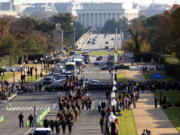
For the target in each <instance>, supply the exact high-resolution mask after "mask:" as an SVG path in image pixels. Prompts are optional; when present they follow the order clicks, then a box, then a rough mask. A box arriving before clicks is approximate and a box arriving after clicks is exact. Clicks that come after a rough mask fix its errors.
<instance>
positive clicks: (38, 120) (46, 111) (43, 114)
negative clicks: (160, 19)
mask: <svg viewBox="0 0 180 135" xmlns="http://www.w3.org/2000/svg"><path fill="white" fill-rule="evenodd" d="M50 111H51V109H50V107H48V108H47V109H46V110H44V111H43V112H42V113H41V114H40V115H39V116H38V117H37V120H36V123H37V126H38V127H42V126H43V119H44V118H45V117H46V116H47V115H48V113H49V112H50ZM26 127H30V123H29V120H27V121H26Z"/></svg>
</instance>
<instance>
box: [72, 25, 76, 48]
mask: <svg viewBox="0 0 180 135" xmlns="http://www.w3.org/2000/svg"><path fill="white" fill-rule="evenodd" d="M71 26H72V27H73V31H74V33H73V45H72V48H75V47H76V46H75V44H76V27H75V24H74V22H72V23H71Z"/></svg>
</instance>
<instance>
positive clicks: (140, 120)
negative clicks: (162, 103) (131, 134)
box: [133, 93, 180, 135]
mask: <svg viewBox="0 0 180 135" xmlns="http://www.w3.org/2000/svg"><path fill="white" fill-rule="evenodd" d="M136 106H137V108H136V109H134V110H133V113H134V118H135V122H136V127H137V131H138V135H141V133H142V131H143V130H144V129H148V130H151V132H152V134H153V135H180V133H178V131H177V130H176V128H175V127H174V126H173V125H172V123H171V122H170V120H169V119H168V117H167V116H166V114H165V112H164V111H163V110H162V109H161V108H154V95H153V94H150V93H149V94H142V93H141V94H140V99H139V100H138V102H137V104H136Z"/></svg>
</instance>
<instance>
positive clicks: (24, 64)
mask: <svg viewBox="0 0 180 135" xmlns="http://www.w3.org/2000/svg"><path fill="white" fill-rule="evenodd" d="M23 67H24V75H26V70H25V69H26V63H25V62H23Z"/></svg>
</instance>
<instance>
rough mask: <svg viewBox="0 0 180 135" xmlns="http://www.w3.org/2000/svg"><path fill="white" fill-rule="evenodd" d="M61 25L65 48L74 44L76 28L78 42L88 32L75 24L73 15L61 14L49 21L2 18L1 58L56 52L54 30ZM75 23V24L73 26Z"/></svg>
mask: <svg viewBox="0 0 180 135" xmlns="http://www.w3.org/2000/svg"><path fill="white" fill-rule="evenodd" d="M56 23H60V24H61V26H62V29H63V31H64V47H65V48H67V47H69V46H71V45H72V44H73V34H74V28H73V27H76V33H78V34H76V40H77V39H78V38H79V37H80V36H81V35H82V34H83V33H84V32H86V29H84V28H83V27H82V25H80V24H78V23H74V18H73V17H72V15H71V14H67V13H66V14H59V15H56V16H53V17H51V18H48V19H41V20H38V19H34V18H31V17H26V18H12V17H4V18H0V57H3V56H7V55H8V56H23V55H29V54H46V53H49V52H52V51H54V42H53V34H52V33H53V30H54V29H55V24H56ZM73 23H74V24H73Z"/></svg>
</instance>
